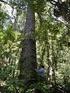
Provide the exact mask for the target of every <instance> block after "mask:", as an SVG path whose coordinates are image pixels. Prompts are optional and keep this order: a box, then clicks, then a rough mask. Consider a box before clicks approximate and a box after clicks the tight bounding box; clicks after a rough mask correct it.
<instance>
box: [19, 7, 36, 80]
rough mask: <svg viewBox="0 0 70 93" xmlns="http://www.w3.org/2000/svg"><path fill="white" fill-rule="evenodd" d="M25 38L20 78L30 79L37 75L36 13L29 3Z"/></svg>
mask: <svg viewBox="0 0 70 93" xmlns="http://www.w3.org/2000/svg"><path fill="white" fill-rule="evenodd" d="M23 33H24V35H25V38H24V40H23V41H22V42H21V43H22V51H21V55H20V60H19V61H20V62H19V63H20V78H21V79H24V80H25V81H26V80H30V79H31V78H34V77H35V73H34V72H35V71H34V69H35V68H36V66H37V62H36V40H35V37H34V33H35V13H34V11H33V10H32V8H31V7H30V6H29V5H28V7H27V16H26V23H25V28H24V31H23Z"/></svg>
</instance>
